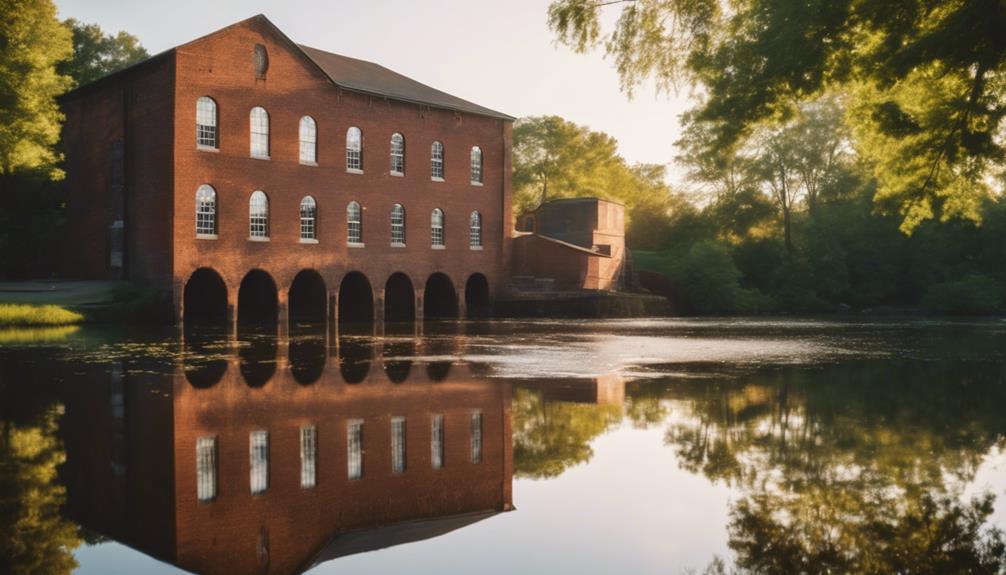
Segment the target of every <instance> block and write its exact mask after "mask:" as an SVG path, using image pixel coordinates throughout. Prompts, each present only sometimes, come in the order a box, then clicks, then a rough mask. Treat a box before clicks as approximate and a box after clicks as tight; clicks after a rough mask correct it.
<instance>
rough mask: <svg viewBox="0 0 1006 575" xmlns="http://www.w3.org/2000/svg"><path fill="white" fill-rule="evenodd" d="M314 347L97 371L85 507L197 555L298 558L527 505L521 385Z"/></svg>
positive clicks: (421, 535) (180, 557) (88, 423)
mask: <svg viewBox="0 0 1006 575" xmlns="http://www.w3.org/2000/svg"><path fill="white" fill-rule="evenodd" d="M315 344H317V342H309V341H300V342H296V341H294V342H289V345H288V342H285V341H284V342H281V343H280V345H279V346H278V348H279V349H278V351H276V350H274V352H275V353H274V354H273V355H272V357H271V358H269V357H268V352H266V353H265V356H263V355H262V353H263V349H264V348H267V347H268V345H265V344H262V343H261V342H260V345H259V346H258V347H255V346H247V347H243V348H242V349H246V350H247V349H254V352H253V353H252V354H251V355H249V353H245V354H240V353H223V354H221V356H220V357H218V358H216V359H213V358H211V359H208V360H207V359H205V358H204V360H203V361H202V362H196V363H197V365H196V367H197V369H194V370H193V369H189V370H188V373H186V372H185V370H184V369H183V367H180V368H179V369H178V370H177V371H176V373H174V374H172V375H170V376H157V375H146V374H141V373H138V372H135V371H133V370H130V369H123V370H115V371H113V372H112V374H111V376H110V381H108V382H95V383H94V384H93V385H91V384H88V385H82V386H80V388H79V389H78V390H76V391H75V392H74V393H72V394H71V397H70V398H69V400H68V402H67V411H66V417H65V419H64V425H63V430H64V436H65V443H66V449H67V463H66V465H65V467H64V470H63V476H64V480H65V482H66V484H67V487H68V505H67V508H68V512H69V514H70V515H71V516H72V517H73V518H74V519H75V520H77V521H79V522H80V523H81V524H83V525H84V526H86V527H88V528H90V529H92V530H94V531H97V532H99V533H102V534H104V535H107V536H109V537H111V538H114V539H116V540H118V541H120V542H122V543H124V544H127V545H130V546H132V547H135V548H137V549H139V550H141V551H143V552H145V553H148V554H150V555H153V556H155V557H157V558H159V559H162V560H165V561H168V562H170V563H173V564H176V565H178V566H180V567H182V568H184V569H187V570H191V571H195V572H199V573H246V572H260V573H293V572H298V571H301V570H304V569H306V568H308V567H310V566H311V565H313V564H316V563H318V562H322V561H326V560H329V559H332V558H335V557H339V556H343V555H347V554H352V553H358V552H361V551H366V550H371V549H376V548H381V547H387V546H390V545H395V544H399V543H403V542H407V541H415V540H420V539H426V538H429V537H434V536H437V535H440V534H443V533H446V532H448V531H451V530H454V529H457V528H459V527H463V526H465V525H468V524H470V523H473V522H476V521H479V520H482V519H485V518H486V517H489V516H491V515H493V514H495V513H498V512H501V511H507V510H509V509H510V508H511V477H512V472H513V462H512V449H511V445H510V436H511V428H510V425H511V424H510V402H511V399H510V397H511V391H510V386H509V384H506V383H500V382H494V381H490V380H484V379H479V378H477V377H475V376H474V375H473V374H472V372H471V370H470V368H469V367H468V366H467V365H463V364H447V367H448V369H447V370H444V369H443V368H442V367H439V368H437V369H433V370H429V369H423V368H422V367H424V366H422V365H421V364H418V363H417V364H416V365H412V360H411V359H409V358H410V357H413V356H414V354H412V355H410V354H408V353H405V352H408V351H409V350H408V349H401V345H399V347H398V348H395V346H394V345H393V344H392V345H391V346H390V347H388V346H385V347H388V349H375V348H373V347H371V346H369V345H363V344H359V343H358V344H356V345H353V344H352V343H347V342H342V344H341V345H340V346H339V347H338V350H339V351H338V353H333V354H331V355H329V354H327V353H326V350H327V349H328V348H327V347H326V346H325V345H321V346H320V348H319V347H317V346H316V345H315ZM405 345H406V348H407V347H408V345H407V342H406V343H405ZM298 348H299V351H297V352H296V353H295V350H296V349H298ZM319 349H320V351H321V354H320V355H319V354H317V353H312V352H317V351H318V350H319ZM287 350H288V351H287ZM297 353H302V354H303V355H301V356H299V357H298V356H297ZM256 354H258V355H256ZM384 354H388V355H393V356H395V357H393V358H390V359H389V360H388V361H385V360H384V359H383V357H382V356H383V355H384ZM307 358H313V360H314V363H312V362H311V361H308V360H307ZM270 362H271V365H272V367H271V369H270V368H263V367H262V366H263V365H265V364H268V363H270ZM184 367H192V366H191V365H187V366H184ZM427 367H428V366H427ZM431 371H432V372H433V374H435V375H437V376H438V378H439V380H437V379H431V377H430V375H431V374H430V372H431ZM316 372H317V375H318V377H314V374H315V373H316ZM265 374H269V375H265ZM347 374H348V375H349V377H346V375H347ZM440 376H442V377H440ZM349 381H355V383H349Z"/></svg>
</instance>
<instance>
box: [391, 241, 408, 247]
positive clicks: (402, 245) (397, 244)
mask: <svg viewBox="0 0 1006 575" xmlns="http://www.w3.org/2000/svg"><path fill="white" fill-rule="evenodd" d="M391 247H393V248H404V247H405V244H401V243H398V242H391Z"/></svg>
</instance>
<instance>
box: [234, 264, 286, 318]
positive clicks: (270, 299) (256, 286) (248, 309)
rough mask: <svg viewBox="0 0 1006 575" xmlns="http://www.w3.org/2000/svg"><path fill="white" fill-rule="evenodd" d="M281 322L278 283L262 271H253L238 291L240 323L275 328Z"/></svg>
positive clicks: (246, 276)
mask: <svg viewBox="0 0 1006 575" xmlns="http://www.w3.org/2000/svg"><path fill="white" fill-rule="evenodd" d="M278 320H279V309H278V305H277V300H276V282H274V281H272V276H270V275H269V274H267V273H266V272H264V271H262V270H252V271H250V272H248V274H247V275H245V277H244V279H243V280H241V288H240V289H239V290H238V323H239V324H243V325H249V326H251V325H254V326H264V327H275V326H276V325H277V323H278Z"/></svg>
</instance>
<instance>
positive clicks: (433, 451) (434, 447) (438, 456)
mask: <svg viewBox="0 0 1006 575" xmlns="http://www.w3.org/2000/svg"><path fill="white" fill-rule="evenodd" d="M430 463H431V464H432V465H433V469H440V468H441V467H443V466H444V416H443V415H439V414H438V415H434V416H433V418H432V420H431V421H430Z"/></svg>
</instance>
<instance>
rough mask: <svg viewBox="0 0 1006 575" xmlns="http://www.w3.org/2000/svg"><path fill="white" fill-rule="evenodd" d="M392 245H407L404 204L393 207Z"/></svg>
mask: <svg viewBox="0 0 1006 575" xmlns="http://www.w3.org/2000/svg"><path fill="white" fill-rule="evenodd" d="M391 244H392V245H398V246H404V245H405V208H403V207H402V204H395V205H393V206H391Z"/></svg>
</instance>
